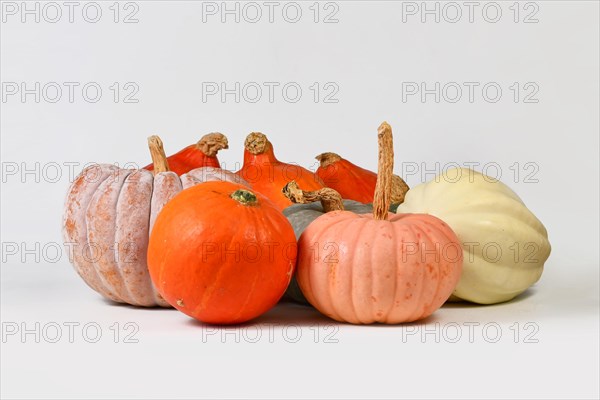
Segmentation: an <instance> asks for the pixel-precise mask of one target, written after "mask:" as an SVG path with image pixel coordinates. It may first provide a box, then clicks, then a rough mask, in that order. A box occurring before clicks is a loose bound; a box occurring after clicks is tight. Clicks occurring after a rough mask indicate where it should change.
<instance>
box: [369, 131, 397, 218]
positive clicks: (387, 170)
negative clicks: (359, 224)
mask: <svg viewBox="0 0 600 400" xmlns="http://www.w3.org/2000/svg"><path fill="white" fill-rule="evenodd" d="M377 141H378V143H379V158H378V164H377V184H376V185H375V197H374V199H373V218H374V219H380V220H383V219H386V218H387V216H388V209H389V208H390V201H391V194H392V176H393V174H394V139H393V137H392V127H391V126H390V124H388V123H387V122H382V123H381V125H379V129H377Z"/></svg>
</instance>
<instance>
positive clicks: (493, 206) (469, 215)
mask: <svg viewBox="0 0 600 400" xmlns="http://www.w3.org/2000/svg"><path fill="white" fill-rule="evenodd" d="M396 212H397V213H426V214H431V215H434V216H436V217H438V218H440V219H441V220H443V221H444V222H446V223H447V224H448V225H449V226H450V227H451V228H452V230H454V232H455V233H456V234H457V236H458V238H459V240H460V242H461V243H462V246H463V259H464V261H463V272H462V276H461V279H460V281H459V283H458V285H457V286H456V289H455V290H454V293H453V295H454V297H457V298H459V299H463V300H468V301H472V302H475V303H481V304H493V303H499V302H503V301H507V300H510V299H512V298H514V297H515V296H517V295H519V294H520V293H523V292H524V291H525V290H527V288H529V287H530V286H531V285H533V284H534V283H535V282H537V281H538V279H539V278H540V276H541V275H542V270H543V268H544V262H545V261H546V260H547V259H548V256H549V255H550V242H549V241H548V233H547V232H546V228H545V227H544V225H542V223H541V222H540V220H538V219H537V218H536V216H535V215H533V213H532V212H531V211H529V210H528V209H527V207H525V204H524V203H523V201H522V200H521V199H520V198H519V196H517V195H516V194H515V192H513V191H512V190H511V189H510V188H509V187H508V186H506V185H505V184H503V183H502V182H500V181H498V180H495V179H493V178H490V177H488V176H486V175H483V174H481V173H479V172H476V171H473V170H472V169H466V168H457V169H450V170H448V171H446V172H444V173H442V174H441V175H439V176H437V177H436V178H435V179H433V180H432V181H430V182H427V183H424V184H421V185H418V186H416V187H414V188H413V189H411V190H409V191H408V193H407V195H406V199H405V200H404V203H403V204H401V205H400V206H399V207H398V209H397V211H396Z"/></svg>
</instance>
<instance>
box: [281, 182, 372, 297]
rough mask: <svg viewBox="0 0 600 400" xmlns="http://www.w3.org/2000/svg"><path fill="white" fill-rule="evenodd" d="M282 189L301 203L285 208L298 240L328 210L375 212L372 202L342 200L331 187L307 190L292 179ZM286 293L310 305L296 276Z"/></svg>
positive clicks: (359, 212)
mask: <svg viewBox="0 0 600 400" xmlns="http://www.w3.org/2000/svg"><path fill="white" fill-rule="evenodd" d="M282 191H283V193H284V194H285V195H286V196H287V197H288V198H289V199H290V200H291V201H292V202H293V203H299V204H293V205H291V206H289V207H287V208H286V209H285V210H283V215H285V216H286V217H287V219H288V221H290V224H291V225H292V228H294V233H295V234H296V240H298V239H300V235H302V232H304V230H305V229H306V228H307V227H308V225H310V223H311V222H313V221H314V220H315V219H317V218H319V217H320V216H321V215H323V214H325V213H326V212H331V211H335V210H346V211H351V212H353V213H356V214H368V213H372V212H373V205H372V204H363V203H360V202H358V201H354V200H342V197H341V196H340V194H339V193H338V192H336V191H335V190H333V189H330V188H324V189H320V190H317V191H314V192H305V191H303V190H301V189H300V188H299V187H298V185H297V184H296V182H294V181H291V182H290V183H288V184H287V185H285V187H284V188H283V190H282ZM285 295H286V297H287V298H289V299H291V300H292V301H295V302H297V303H302V304H307V305H310V304H309V303H308V301H307V300H306V298H305V297H304V295H303V294H302V291H301V290H300V286H299V285H298V282H297V281H296V278H295V277H293V278H292V280H291V282H290V285H289V286H288V289H287V291H286V292H285Z"/></svg>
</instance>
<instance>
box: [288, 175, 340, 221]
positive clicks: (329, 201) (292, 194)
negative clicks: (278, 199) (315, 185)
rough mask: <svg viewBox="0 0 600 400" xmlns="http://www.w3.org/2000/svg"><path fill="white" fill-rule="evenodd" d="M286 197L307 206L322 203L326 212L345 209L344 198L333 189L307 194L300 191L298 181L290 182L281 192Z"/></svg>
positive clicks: (323, 189)
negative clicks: (317, 202) (316, 202)
mask: <svg viewBox="0 0 600 400" xmlns="http://www.w3.org/2000/svg"><path fill="white" fill-rule="evenodd" d="M281 191H282V192H283V194H284V195H285V197H287V198H288V199H290V201H291V202H292V203H299V204H306V203H312V202H313V201H320V202H321V206H323V211H324V212H326V213H327V212H330V211H337V210H343V209H344V202H343V201H342V196H341V195H340V194H339V193H338V192H336V191H335V190H333V189H331V188H322V189H319V190H315V191H313V192H305V191H304V190H302V189H300V187H299V186H298V184H297V183H296V181H291V182H288V184H287V185H285V186H284V187H283V189H282V190H281Z"/></svg>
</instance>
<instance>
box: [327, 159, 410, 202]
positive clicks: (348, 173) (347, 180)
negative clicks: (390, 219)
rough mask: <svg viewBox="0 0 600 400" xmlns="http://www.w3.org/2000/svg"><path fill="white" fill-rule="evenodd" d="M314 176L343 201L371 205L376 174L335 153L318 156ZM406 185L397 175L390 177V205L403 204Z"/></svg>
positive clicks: (406, 189) (406, 190)
mask: <svg viewBox="0 0 600 400" xmlns="http://www.w3.org/2000/svg"><path fill="white" fill-rule="evenodd" d="M316 159H317V160H318V161H319V163H320V165H319V168H317V171H316V174H317V176H318V177H319V178H321V179H322V180H323V182H324V183H325V185H326V186H327V187H330V188H332V189H335V190H336V191H337V192H338V193H339V194H341V195H342V197H343V198H344V199H349V200H356V201H360V202H361V203H372V202H373V196H374V194H375V185H376V183H377V174H376V173H375V172H371V171H369V170H367V169H364V168H361V167H359V166H358V165H355V164H353V163H351V162H350V161H348V160H345V159H343V158H342V157H340V156H339V155H337V154H336V153H323V154H319V155H318V156H317V157H316ZM408 189H409V188H408V185H407V184H406V182H404V180H403V179H402V178H400V177H399V176H398V175H393V177H392V195H391V196H392V197H391V203H392V204H400V203H402V202H404V196H405V195H406V192H408Z"/></svg>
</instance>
